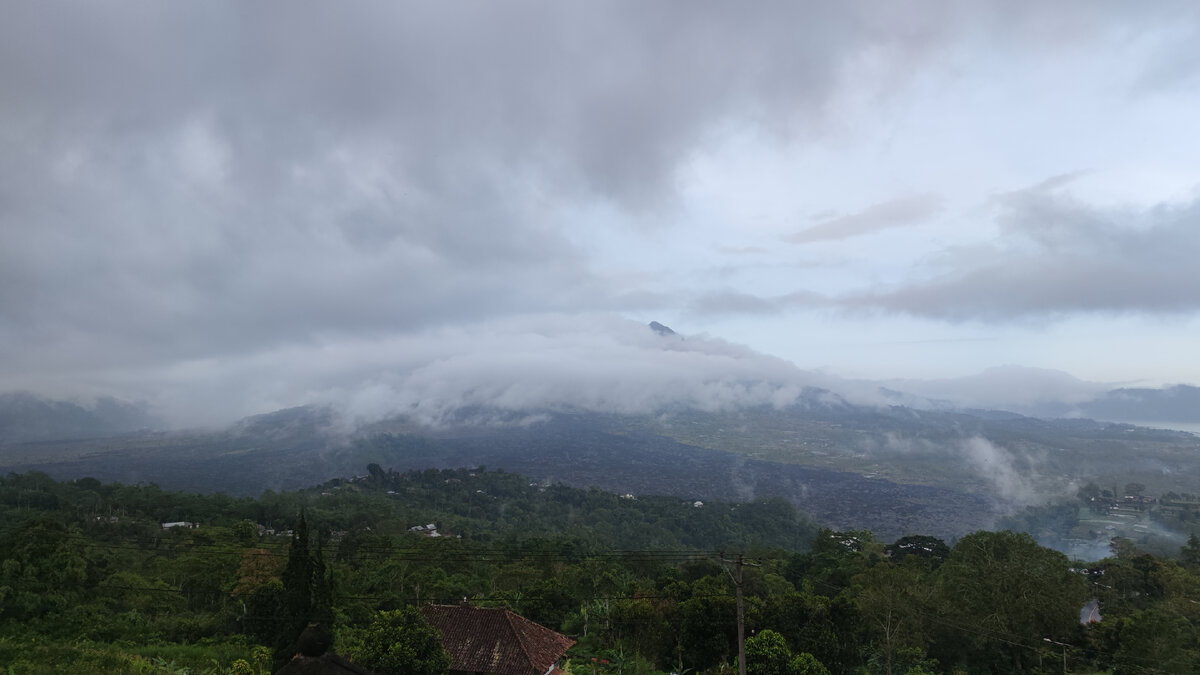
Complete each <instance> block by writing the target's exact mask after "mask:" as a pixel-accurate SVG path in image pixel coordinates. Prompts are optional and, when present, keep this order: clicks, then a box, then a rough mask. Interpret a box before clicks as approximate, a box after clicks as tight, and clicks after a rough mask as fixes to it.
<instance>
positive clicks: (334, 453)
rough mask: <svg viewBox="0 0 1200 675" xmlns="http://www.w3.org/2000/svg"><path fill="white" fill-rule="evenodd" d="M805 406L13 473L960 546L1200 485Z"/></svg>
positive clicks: (302, 437) (360, 436)
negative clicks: (1029, 512) (385, 494)
mask: <svg viewBox="0 0 1200 675" xmlns="http://www.w3.org/2000/svg"><path fill="white" fill-rule="evenodd" d="M801 400H803V401H804V404H803V405H798V406H791V407H788V408H784V409H775V408H771V407H760V408H754V409H745V410H739V411H734V412H723V413H713V412H701V411H696V410H691V409H677V410H669V411H663V412H661V413H660V414H656V415H644V416H622V415H603V414H598V413H584V412H577V413H569V412H553V411H536V410H531V411H522V412H521V413H519V414H518V413H511V412H503V411H495V410H487V409H464V410H461V411H460V412H459V416H458V422H457V423H456V425H455V426H452V427H442V428H436V429H435V428H428V427H422V426H420V425H417V424H415V423H413V422H411V421H408V420H405V419H403V418H397V419H392V420H388V421H385V422H380V423H376V424H373V425H370V426H366V427H361V428H359V429H358V430H356V431H354V432H350V431H348V429H347V426H346V425H345V422H344V421H343V420H341V419H340V418H339V417H338V416H337V415H336V414H335V413H334V412H333V411H331V410H330V409H327V408H312V407H303V408H293V409H289V410H282V411H278V412H275V413H270V414H267V415H258V416H255V417H251V418H247V419H245V420H242V421H241V422H239V423H237V424H235V425H233V426H231V427H230V428H228V429H226V430H223V431H219V432H170V433H167V432H141V433H136V434H127V435H120V436H111V435H110V436H106V437H98V438H92V439H64V440H58V441H48V440H42V441H29V442H23V443H9V444H7V445H5V446H4V448H3V453H0V470H3V471H29V470H39V471H45V472H47V473H49V474H51V475H52V476H55V477H58V478H74V477H82V476H91V477H94V478H98V479H101V480H105V481H120V482H123V483H137V482H155V483H158V484H159V485H162V486H163V487H166V488H170V489H186V490H201V491H222V492H226V493H229V494H236V495H254V494H259V493H260V492H262V491H263V490H265V489H271V490H280V489H295V488H301V487H305V486H308V485H312V484H313V483H315V482H319V481H321V480H323V479H324V478H325V477H327V476H331V475H346V474H350V473H354V472H358V471H361V467H363V466H366V465H367V464H368V463H377V464H379V465H381V466H383V467H385V468H391V469H396V470H412V469H426V468H457V467H464V466H478V465H486V466H488V467H490V468H502V469H504V470H506V471H516V472H519V473H522V474H524V475H527V476H530V477H531V478H532V479H534V480H536V481H538V482H542V483H546V484H555V483H561V484H564V485H571V486H577V487H589V486H597V487H601V488H603V489H606V490H610V491H613V492H618V493H633V494H642V495H646V494H657V495H671V496H675V497H680V498H684V499H700V500H708V499H727V500H749V499H754V498H758V497H769V496H778V497H783V498H785V499H787V500H788V501H790V502H791V503H793V504H795V505H796V506H797V507H798V508H800V509H802V510H803V511H805V512H806V513H808V514H810V515H811V516H812V517H813V518H814V519H816V520H817V521H818V522H820V523H821V524H823V525H828V526H831V527H836V528H841V529H849V528H866V529H871V530H874V531H875V532H877V533H879V534H881V535H886V536H901V535H903V534H907V533H912V532H923V533H930V534H935V535H939V536H955V535H958V534H962V533H965V532H969V531H971V530H974V529H978V528H982V527H987V526H989V525H991V524H992V523H993V522H994V521H995V519H996V518H997V517H998V516H1000V515H1003V514H1005V513H1008V512H1011V511H1012V510H1014V509H1017V508H1019V507H1020V506H1022V505H1025V504H1037V503H1042V502H1044V501H1046V500H1049V499H1051V498H1055V497H1058V496H1062V495H1070V494H1073V493H1074V490H1075V489H1077V487H1078V486H1079V485H1080V484H1082V483H1086V482H1087V481H1096V482H1098V483H1101V484H1106V485H1107V484H1110V483H1113V482H1121V483H1122V484H1123V483H1124V482H1128V481H1131V480H1135V481H1138V482H1141V483H1144V484H1145V485H1147V486H1148V487H1149V489H1150V490H1151V491H1152V492H1158V493H1162V492H1166V491H1168V490H1175V491H1177V492H1191V493H1196V492H1200V483H1197V481H1198V480H1200V479H1197V478H1196V477H1197V476H1200V438H1198V437H1197V436H1194V435H1192V434H1186V433H1179V432H1170V431H1161V430H1154V429H1144V428H1139V427H1133V426H1130V425H1123V424H1107V423H1097V422H1092V421H1088V420H1051V421H1047V420H1039V419H1035V418H1027V417H1021V416H1019V415H1012V414H997V413H995V412H994V411H977V412H974V413H967V412H962V411H919V410H913V409H910V408H903V407H898V406H896V407H890V408H878V407H864V406H855V405H852V404H849V403H847V402H845V401H844V400H842V399H840V398H839V397H837V396H835V395H832V394H830V393H828V392H822V391H820V390H811V391H809V392H806V394H805V396H803V397H802V399H801Z"/></svg>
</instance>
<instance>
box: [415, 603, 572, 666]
mask: <svg viewBox="0 0 1200 675" xmlns="http://www.w3.org/2000/svg"><path fill="white" fill-rule="evenodd" d="M421 613H422V614H424V615H425V618H426V620H428V621H429V623H431V624H433V626H434V628H436V629H437V630H438V632H439V633H440V634H441V636H442V646H443V647H445V649H446V652H447V653H449V654H450V673H451V675H484V674H487V675H555V674H556V673H560V672H561V670H560V669H559V660H560V659H562V657H563V655H564V654H566V653H567V650H568V649H570V648H571V645H573V644H575V641H574V640H572V639H571V638H569V637H567V636H565V635H562V634H559V633H556V632H554V631H552V630H550V629H549V628H546V627H545V626H542V625H540V624H537V623H534V622H533V621H530V620H529V619H526V618H525V617H522V616H520V615H517V614H514V613H512V612H510V611H509V610H507V609H503V608H486V607H472V606H470V605H466V604H462V605H426V606H425V607H423V608H422V609H421Z"/></svg>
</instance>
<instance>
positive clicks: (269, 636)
mask: <svg viewBox="0 0 1200 675" xmlns="http://www.w3.org/2000/svg"><path fill="white" fill-rule="evenodd" d="M1110 553H1111V554H1110V555H1109V556H1108V557H1106V558H1104V559H1102V560H1097V561H1089V562H1086V563H1084V562H1078V561H1071V560H1069V559H1068V558H1067V557H1066V556H1064V555H1063V554H1061V553H1058V552H1056V551H1054V550H1051V549H1047V548H1044V547H1042V546H1039V545H1038V544H1037V543H1036V542H1035V541H1034V539H1033V538H1032V537H1030V536H1029V535H1028V534H1023V533H1017V532H1011V531H1003V532H986V531H981V532H975V533H972V534H968V535H966V536H963V537H961V538H959V539H958V540H957V541H951V542H943V541H941V540H938V539H936V538H933V537H929V536H923V535H921V534H919V533H914V534H912V535H909V536H906V537H903V538H900V539H898V540H896V541H894V542H891V543H887V542H881V541H876V540H875V539H874V537H873V536H872V535H871V533H869V532H865V531H858V532H835V531H831V530H827V529H819V528H818V527H817V525H816V524H814V523H813V522H812V521H810V520H809V519H808V518H806V517H805V516H803V515H802V514H800V513H799V512H797V511H796V509H795V507H794V506H792V505H791V504H790V503H788V502H786V501H784V500H781V499H767V500H760V501H755V502H750V503H731V502H714V501H705V502H699V501H695V500H682V499H680V498H678V497H652V496H644V495H636V496H635V495H617V494H611V493H608V492H604V491H601V490H598V489H591V490H584V489H578V488H571V487H565V486H562V485H543V484H535V483H530V482H529V481H528V479H526V478H523V477H522V476H519V475H517V474H513V473H505V472H502V471H488V470H486V469H485V468H484V467H477V468H474V469H458V470H433V469H431V470H426V471H414V472H407V473H397V472H394V471H388V470H384V469H383V468H381V467H380V466H378V465H371V466H370V467H368V472H367V474H366V475H363V476H359V477H356V478H352V479H335V480H332V481H329V482H327V483H325V484H324V485H321V486H318V487H314V488H311V489H307V490H300V491H295V492H279V493H276V492H270V491H268V492H266V493H264V494H262V495H261V496H259V497H257V498H232V497H228V496H225V495H221V494H210V495H197V494H184V493H176V492H168V491H164V490H162V489H160V488H158V487H157V486H155V485H150V484H141V485H122V484H116V483H110V484H105V483H101V482H100V481H97V480H94V479H89V478H84V479H79V480H74V481H67V482H59V481H55V480H53V479H51V478H50V477H48V476H46V475H45V474H39V473H25V474H9V475H7V476H5V477H3V478H0V665H3V666H7V667H8V672H9V673H13V674H24V673H53V672H64V671H71V672H95V673H105V672H113V673H116V672H144V673H160V672H161V673H267V672H272V670H273V669H275V668H276V667H278V666H279V665H280V664H281V663H283V662H285V661H286V659H287V658H288V656H289V655H290V649H292V648H293V645H294V640H295V638H296V636H297V635H298V633H299V631H300V630H302V629H303V628H304V626H306V625H307V624H308V623H309V622H311V621H319V622H322V623H323V624H327V625H329V626H331V627H332V632H333V638H334V649H335V650H337V651H338V652H339V653H341V654H342V655H343V656H346V657H348V658H350V659H351V660H353V661H356V662H358V663H362V664H366V665H373V666H375V667H380V664H382V663H385V661H384V660H381V657H380V653H381V650H386V649H387V648H388V644H389V643H390V641H405V640H408V641H411V640H413V639H414V636H416V635H419V634H420V633H421V631H422V630H423V629H422V627H421V625H420V621H421V620H420V616H419V613H417V612H415V611H414V608H416V607H419V606H421V605H423V604H425V603H431V602H433V603H457V602H463V601H464V600H465V601H466V602H470V603H472V604H475V605H478V606H489V607H496V606H503V607H508V608H510V609H512V610H513V611H515V612H517V613H518V614H521V615H523V616H525V617H527V618H530V619H532V620H534V621H537V622H539V623H542V624H544V625H546V626H548V627H550V628H552V629H555V630H557V631H560V632H562V633H565V634H567V635H570V636H571V637H573V638H575V639H576V640H577V641H578V642H577V644H576V645H575V647H573V648H572V650H571V652H570V653H569V654H568V657H569V659H570V660H569V662H568V664H567V669H568V670H572V669H573V670H575V671H578V672H579V673H584V672H587V673H589V674H590V675H641V674H647V675H648V674H650V673H655V672H664V673H665V672H671V673H679V674H683V673H691V672H696V673H700V672H705V673H728V672H733V671H734V670H735V669H736V667H737V666H736V661H737V639H736V635H737V625H736V609H735V585H734V582H733V579H734V578H737V577H738V575H739V573H740V574H741V579H742V583H741V586H742V591H743V593H744V595H745V604H746V610H745V622H746V635H747V640H746V653H747V663H746V665H747V669H748V671H749V675H785V674H802V673H823V672H830V673H889V674H891V673H897V674H899V673H912V674H919V673H954V672H965V673H1014V672H1026V673H1038V672H1046V673H1051V672H1054V673H1058V672H1076V673H1095V672H1111V673H1114V674H1125V673H1192V672H1196V671H1197V666H1196V664H1197V663H1200V641H1198V634H1197V630H1196V624H1197V622H1198V621H1200V541H1197V540H1196V538H1194V537H1193V538H1192V539H1191V540H1190V541H1189V542H1188V544H1187V545H1185V546H1184V547H1183V548H1182V549H1181V550H1179V551H1176V552H1174V553H1175V555H1174V556H1172V557H1167V556H1164V555H1154V554H1151V553H1147V552H1143V551H1140V550H1138V549H1137V548H1136V546H1135V545H1134V544H1133V543H1132V542H1130V541H1128V540H1122V539H1116V540H1114V541H1113V542H1112V546H1111V552H1110ZM739 559H740V560H743V561H744V562H745V563H746V565H745V566H744V567H735V566H734V565H733V564H732V563H731V562H730V561H735V560H739ZM389 628H391V629H395V630H390V632H389ZM410 651H412V650H410ZM416 651H420V650H416ZM427 656H428V655H427ZM434 656H436V655H434ZM438 663H439V662H438V661H437V659H436V658H433V657H431V658H430V659H427V660H425V661H422V662H420V663H411V664H409V665H407V666H406V669H405V670H404V672H425V671H426V670H432V671H435V670H436V669H437V668H438V667H439V666H438V665H437V664H438ZM441 667H444V665H442V666H441ZM382 670H383V668H381V671H382Z"/></svg>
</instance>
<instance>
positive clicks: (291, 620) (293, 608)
mask: <svg viewBox="0 0 1200 675" xmlns="http://www.w3.org/2000/svg"><path fill="white" fill-rule="evenodd" d="M332 595H333V594H332V591H331V589H330V579H329V577H328V576H327V575H326V571H325V559H324V556H323V555H322V554H321V549H320V545H319V544H318V546H317V550H316V553H315V554H314V553H313V551H312V547H311V545H310V542H309V535H308V518H307V517H306V516H305V513H304V510H303V509H301V511H300V523H299V524H298V525H297V527H296V530H295V532H293V534H292V542H291V548H290V549H289V551H288V562H287V567H286V568H284V570H283V613H284V615H283V616H282V617H280V622H279V626H280V630H279V632H278V633H277V634H276V638H275V667H276V668H278V667H280V666H282V665H283V664H285V663H287V662H288V661H289V660H291V658H292V656H293V655H294V654H295V651H296V641H297V640H298V639H299V637H300V633H302V632H304V629H305V628H307V627H308V625H309V623H313V622H317V623H321V624H323V625H324V626H325V627H326V628H327V629H329V630H332V628H333V626H332V622H333V597H332Z"/></svg>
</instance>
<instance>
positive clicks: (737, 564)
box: [719, 551, 762, 675]
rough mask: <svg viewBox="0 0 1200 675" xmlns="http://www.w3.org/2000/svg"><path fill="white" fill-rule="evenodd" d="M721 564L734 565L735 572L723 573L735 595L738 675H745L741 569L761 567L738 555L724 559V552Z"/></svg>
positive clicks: (744, 620) (744, 629)
mask: <svg viewBox="0 0 1200 675" xmlns="http://www.w3.org/2000/svg"><path fill="white" fill-rule="evenodd" d="M719 555H720V556H721V562H722V563H723V566H724V565H734V569H735V570H737V571H736V573H735V572H730V571H729V568H728V567H725V573H726V574H728V575H729V578H730V579H731V580H733V588H734V591H735V592H736V594H737V629H738V675H746V610H745V608H744V606H743V604H742V568H743V567H745V566H746V565H749V566H751V567H761V566H762V565H760V564H759V563H749V562H746V560H745V557H744V556H743V555H742V554H741V553H739V554H738V556H737V560H728V559H726V558H725V552H724V551H721V552H720V553H719Z"/></svg>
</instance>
